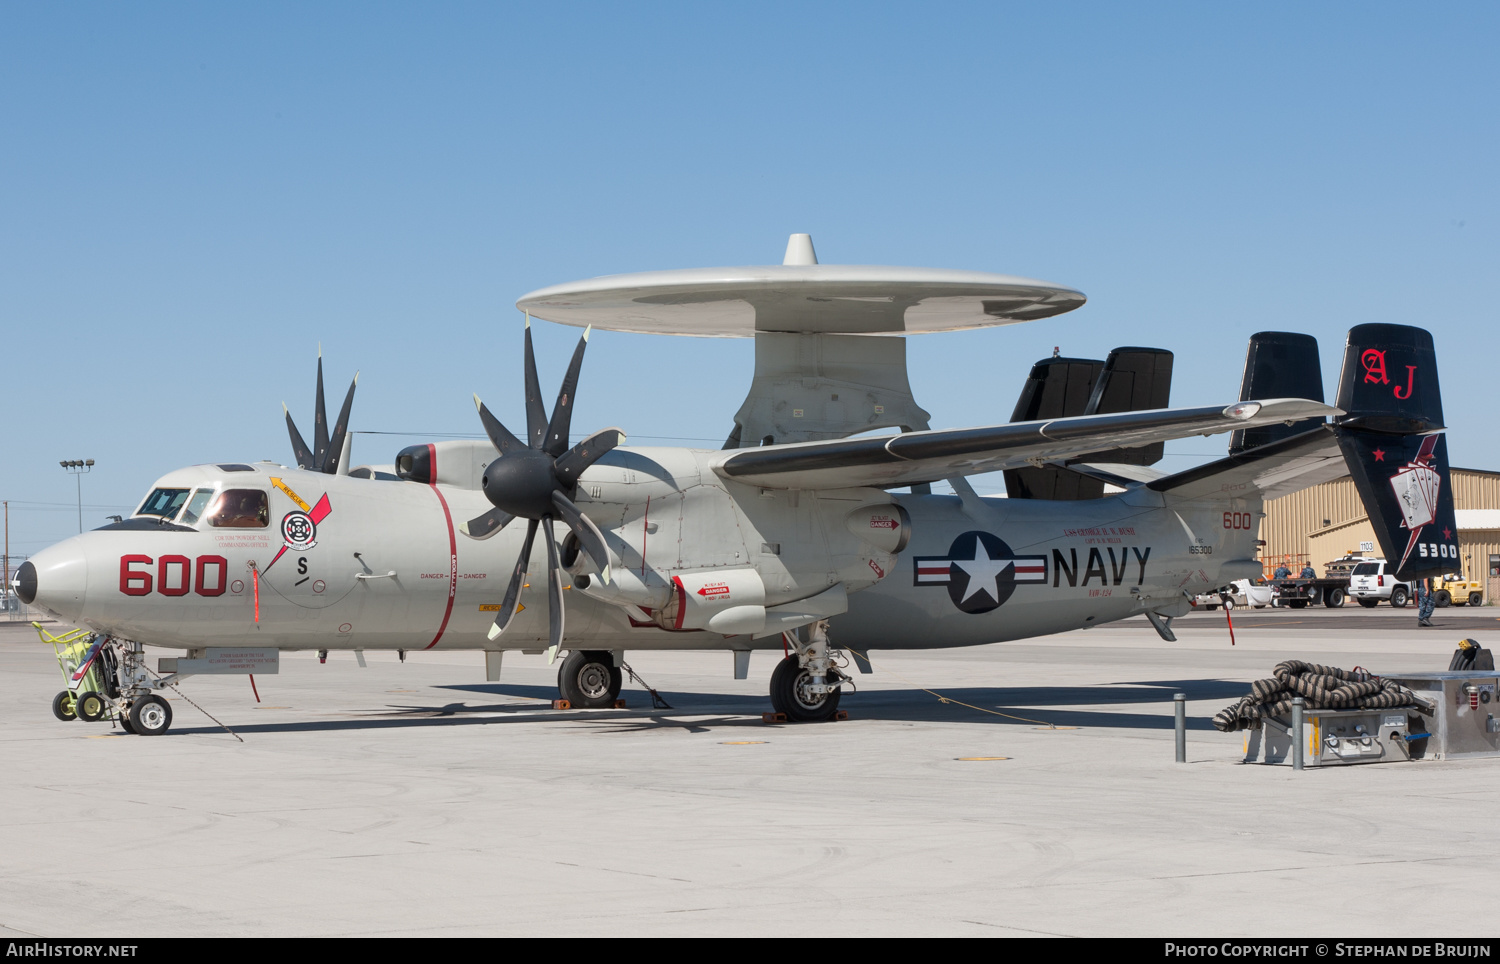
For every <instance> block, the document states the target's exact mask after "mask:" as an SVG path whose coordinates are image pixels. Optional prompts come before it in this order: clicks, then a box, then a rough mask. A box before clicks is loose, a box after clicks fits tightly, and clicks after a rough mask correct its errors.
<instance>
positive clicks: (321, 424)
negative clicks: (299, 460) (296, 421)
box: [308, 345, 337, 472]
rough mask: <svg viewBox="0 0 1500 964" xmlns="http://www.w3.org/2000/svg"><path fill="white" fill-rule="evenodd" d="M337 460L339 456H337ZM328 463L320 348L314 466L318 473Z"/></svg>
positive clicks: (311, 467)
mask: <svg viewBox="0 0 1500 964" xmlns="http://www.w3.org/2000/svg"><path fill="white" fill-rule="evenodd" d="M335 458H337V456H335ZM327 461H328V406H327V405H326V404H324V402H323V346H321V345H319V346H318V406H317V410H316V411H315V412H314V414H313V464H312V465H310V466H308V468H310V469H314V470H316V471H318V472H321V471H323V465H324V464H325V463H326V462H327Z"/></svg>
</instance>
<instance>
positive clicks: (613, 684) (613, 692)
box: [557, 650, 624, 710]
mask: <svg viewBox="0 0 1500 964" xmlns="http://www.w3.org/2000/svg"><path fill="white" fill-rule="evenodd" d="M623 683H624V674H622V673H621V672H620V667H618V666H616V665H615V660H614V657H613V656H611V655H610V654H609V653H608V652H604V651H600V650H582V651H575V652H571V653H569V654H568V657H567V658H566V659H564V660H563V662H562V668H561V669H559V670H558V671H557V689H558V692H559V693H560V694H562V698H563V699H565V700H567V701H568V702H569V703H571V704H572V705H573V706H574V707H575V708H576V709H584V710H598V709H607V708H609V707H612V706H614V705H615V700H617V699H619V698H620V687H621V686H622V685H623Z"/></svg>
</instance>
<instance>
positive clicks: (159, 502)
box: [135, 489, 191, 522]
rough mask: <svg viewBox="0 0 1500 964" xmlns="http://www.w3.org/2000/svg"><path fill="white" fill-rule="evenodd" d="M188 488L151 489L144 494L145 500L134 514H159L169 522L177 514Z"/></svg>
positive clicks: (185, 497) (185, 498)
mask: <svg viewBox="0 0 1500 964" xmlns="http://www.w3.org/2000/svg"><path fill="white" fill-rule="evenodd" d="M189 491H191V490H189V489H153V490H152V491H151V494H150V495H148V496H146V501H145V502H142V503H141V507H140V508H139V509H137V510H136V512H135V514H136V515H156V516H161V517H162V518H163V519H164V520H166V521H167V522H171V521H172V520H173V519H174V518H176V516H177V510H178V509H180V508H182V504H183V503H184V502H186V501H187V497H188V492H189Z"/></svg>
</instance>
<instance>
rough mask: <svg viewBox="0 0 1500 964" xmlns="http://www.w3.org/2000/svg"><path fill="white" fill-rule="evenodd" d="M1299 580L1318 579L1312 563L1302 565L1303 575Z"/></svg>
mask: <svg viewBox="0 0 1500 964" xmlns="http://www.w3.org/2000/svg"><path fill="white" fill-rule="evenodd" d="M1298 578H1301V579H1316V578H1318V574H1317V573H1316V572H1313V567H1312V563H1310V562H1304V563H1303V564H1302V575H1301V576H1300V577H1298Z"/></svg>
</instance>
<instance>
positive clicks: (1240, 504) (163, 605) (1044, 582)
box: [21, 448, 1261, 650]
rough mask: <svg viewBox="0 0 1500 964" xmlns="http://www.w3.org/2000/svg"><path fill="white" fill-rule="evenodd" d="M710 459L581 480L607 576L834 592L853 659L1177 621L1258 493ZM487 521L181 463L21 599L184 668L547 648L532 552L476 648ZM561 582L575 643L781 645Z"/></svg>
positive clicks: (839, 635)
mask: <svg viewBox="0 0 1500 964" xmlns="http://www.w3.org/2000/svg"><path fill="white" fill-rule="evenodd" d="M717 454H718V453H714V452H701V451H696V450H687V449H624V448H622V449H620V450H618V451H617V452H616V453H611V455H610V457H608V458H606V459H605V460H602V461H601V462H600V463H599V464H597V465H595V466H594V467H592V468H590V469H589V471H588V472H586V473H585V474H584V476H583V477H582V480H581V482H580V485H579V487H578V498H577V501H578V504H579V506H580V508H582V509H583V511H584V512H585V513H586V514H587V515H588V516H589V517H590V518H591V519H593V521H594V522H595V523H596V524H597V525H598V526H599V528H600V529H601V530H602V531H603V532H604V533H605V535H606V538H607V541H608V542H609V544H610V548H611V551H612V554H613V555H614V557H615V559H614V565H615V566H617V567H619V568H620V569H621V570H624V571H625V572H626V574H627V575H634V574H636V570H637V569H638V570H639V575H640V577H641V579H642V580H646V581H649V580H647V579H646V577H647V576H648V575H649V576H650V577H651V578H656V579H660V578H662V577H663V576H665V578H668V579H670V576H671V574H672V573H673V572H676V571H685V570H688V569H692V570H694V571H698V572H702V571H704V570H712V569H714V568H715V567H723V568H724V569H726V570H729V569H744V568H751V569H754V570H755V571H757V572H758V573H759V574H760V577H761V580H762V581H763V583H764V586H765V592H766V600H765V604H766V605H767V606H768V607H769V606H773V605H777V604H789V603H792V602H794V601H795V600H797V599H801V598H808V597H811V596H813V595H815V594H816V593H819V592H822V591H824V590H826V589H828V587H829V586H830V585H833V584H835V583H838V584H842V585H845V586H846V587H847V589H848V610H847V612H844V613H842V614H840V615H836V616H834V617H833V618H832V620H831V627H830V638H831V639H832V640H833V641H834V643H835V645H847V646H850V647H853V648H856V649H861V648H874V649H897V648H928V647H947V646H965V645H976V644H982V643H991V642H999V641H1005V640H1013V639H1020V638H1026V637H1032V636H1040V635H1046V634H1050V633H1057V632H1064V631H1067V630H1072V629H1078V628H1082V627H1088V626H1097V625H1100V624H1103V623H1106V622H1111V621H1114V620H1118V619H1123V618H1126V617H1128V616H1132V615H1135V614H1138V613H1141V612H1143V611H1146V610H1148V609H1151V610H1155V611H1157V612H1160V613H1162V614H1164V615H1171V614H1174V613H1178V612H1182V611H1184V610H1185V609H1186V606H1187V602H1186V600H1187V599H1189V598H1190V597H1191V596H1192V595H1193V594H1195V593H1198V592H1201V591H1205V590H1208V589H1211V588H1213V587H1216V586H1219V585H1221V584H1223V583H1225V582H1227V581H1229V579H1231V578H1237V577H1240V576H1242V575H1245V572H1244V571H1243V570H1244V568H1245V567H1246V565H1247V564H1248V563H1247V561H1248V560H1251V559H1253V557H1254V555H1255V552H1254V538H1255V529H1256V527H1257V526H1258V523H1259V518H1260V510H1261V506H1260V504H1259V500H1258V498H1254V497H1250V498H1230V497H1225V498H1223V499H1220V500H1215V501H1205V500H1198V501H1196V502H1193V503H1184V504H1172V503H1171V502H1170V500H1169V499H1167V498H1164V497H1163V496H1162V495H1161V494H1158V493H1155V492H1152V491H1151V490H1149V489H1147V488H1145V487H1139V488H1134V489H1131V490H1129V491H1127V492H1124V493H1121V494H1117V495H1113V496H1109V497H1106V498H1103V499H1096V500H1089V501H1077V502H1044V501H1035V500H1008V499H978V500H974V499H970V500H967V501H965V500H961V499H959V498H957V497H953V496H921V495H899V496H890V495H888V494H886V493H883V492H880V491H879V490H839V491H836V492H828V491H823V492H817V491H805V492H801V493H798V492H795V491H788V490H778V491H770V490H765V489H757V488H755V487H751V486H743V485H739V484H737V483H733V482H726V481H724V480H722V479H720V478H719V477H717V476H716V475H714V474H713V472H712V469H711V468H710V467H709V465H710V462H711V460H712V458H713V457H714V456H716V455H717ZM481 468H482V466H481ZM153 500H155V502H154V503H153ZM174 500H175V503H176V504H175V505H173V502H174ZM892 501H894V503H897V504H899V506H900V508H902V509H904V510H905V512H904V514H903V515H902V519H903V520H904V521H903V522H902V523H901V524H902V525H905V526H908V527H909V530H910V532H909V537H908V538H905V539H903V541H904V542H905V543H906V544H905V545H904V547H901V548H899V549H897V550H896V551H891V548H892V547H891V546H890V545H885V546H884V547H882V546H881V545H878V544H876V545H867V544H865V543H863V542H860V541H859V540H858V539H857V538H855V536H850V535H848V534H847V533H845V532H844V529H843V528H841V527H840V525H838V524H837V521H835V522H830V520H841V519H843V518H844V514H846V513H848V512H849V511H850V510H851V509H855V508H857V507H864V508H867V509H868V508H870V507H875V508H879V507H880V506H881V505H882V504H883V503H890V502H892ZM489 508H490V506H489V503H488V501H487V500H486V499H485V497H484V495H483V494H482V493H481V492H480V491H478V489H477V487H474V486H472V485H455V484H444V483H442V482H437V483H420V482H413V481H405V480H402V481H393V480H377V479H366V478H352V477H349V476H342V475H328V474H323V473H317V472H307V471H302V470H299V469H290V468H286V467H283V466H278V465H274V464H272V463H266V462H261V463H255V464H253V465H234V464H224V465H204V466H194V467H191V468H187V469H182V470H179V471H177V472H174V473H171V474H169V475H167V476H164V477H163V478H162V479H161V480H159V481H158V482H157V483H156V485H155V487H154V488H153V491H152V494H151V496H149V497H148V499H147V502H146V503H145V504H143V506H142V510H141V511H140V512H138V513H137V514H136V515H135V516H134V517H132V519H130V520H127V521H126V522H125V523H124V524H121V525H116V526H109V527H105V528H104V529H100V530H95V531H92V532H88V533H84V534H82V535H79V536H75V537H73V538H70V539H68V540H65V541H64V542H61V543H59V544H57V545H55V546H52V547H50V548H48V549H46V550H45V551H43V552H41V553H38V554H37V555H36V556H34V557H33V558H32V559H31V560H30V563H29V564H30V565H31V567H32V569H31V572H30V576H29V578H30V579H31V580H32V589H31V592H32V595H33V596H34V599H35V602H36V604H37V605H39V606H42V607H44V608H46V609H48V610H50V611H52V612H54V613H56V614H57V615H58V616H60V617H61V618H64V619H66V620H69V621H71V622H75V623H77V624H79V625H83V626H87V627H89V628H92V629H94V630H96V631H98V632H101V633H107V634H110V635H114V636H118V637H121V638H126V639H131V640H136V641H139V642H145V643H150V644H154V645H160V646H167V647H180V648H184V649H192V648H197V647H204V646H248V645H255V646H274V647H278V648H281V649H319V650H321V649H371V650H374V649H403V650H421V649H433V648H436V649H476V650H477V649H485V650H497V649H498V650H503V649H521V650H537V649H542V648H543V647H545V646H546V645H547V638H548V620H547V603H546V599H545V586H546V582H547V579H546V573H545V566H546V553H545V552H544V551H542V550H541V549H540V548H538V549H537V550H535V551H534V552H533V555H532V559H531V563H530V568H529V576H528V580H527V585H526V588H525V589H523V590H522V594H521V605H522V609H521V611H520V612H519V613H518V614H517V615H516V616H515V617H514V619H513V620H512V621H511V624H510V625H509V626H508V627H507V629H506V631H505V633H504V634H503V635H501V636H500V637H499V638H498V639H496V640H490V639H489V638H488V637H487V631H488V629H489V627H490V625H491V624H492V623H493V621H494V617H495V613H496V610H497V609H498V607H499V605H500V602H501V599H502V597H503V595H504V592H505V586H506V582H507V580H508V578H509V576H510V573H511V571H512V568H513V566H514V565H515V560H516V557H517V555H518V553H519V552H520V550H521V541H522V536H523V534H524V526H523V525H512V526H510V527H508V528H507V529H505V530H503V531H502V532H500V533H499V534H497V535H494V536H492V537H490V538H488V539H483V540H480V539H472V538H469V537H468V536H466V535H464V534H463V532H462V529H461V523H463V522H464V521H465V520H467V519H470V518H473V517H475V516H478V515H480V514H481V513H483V512H485V511H487V510H488V509H489ZM166 518H169V519H170V520H171V521H165V522H163V521H158V520H163V519H166ZM877 518H879V516H877ZM891 524H892V525H894V524H895V523H891ZM856 534H857V533H856ZM870 538H871V539H876V542H877V543H878V539H877V538H876V537H875V536H870ZM1226 562H1230V563H1232V565H1231V566H1229V567H1227V568H1226V566H1225V563H1226ZM1231 569H1233V570H1234V571H1233V572H1230V571H1229V570H1231ZM21 582H22V583H24V582H25V579H24V578H23V579H22V580H21ZM565 585H569V586H570V591H568V592H566V593H565V598H566V614H567V616H566V638H567V641H568V645H569V646H576V647H578V648H590V649H615V650H630V649H744V648H770V647H775V648H780V646H781V642H780V639H779V636H777V635H770V636H766V637H762V638H759V639H750V638H747V637H746V636H743V635H741V636H724V635H721V634H719V633H715V632H712V631H708V630H673V629H669V628H662V626H661V625H659V623H657V622H651V621H648V620H642V619H640V618H638V617H639V612H635V613H632V612H631V611H628V610H627V609H624V608H622V607H620V606H618V605H613V604H611V603H609V602H605V601H601V600H599V599H595V598H591V597H590V596H589V595H586V594H585V593H584V592H581V591H572V589H571V580H565ZM23 588H24V586H23ZM24 595H25V594H24V593H23V598H24Z"/></svg>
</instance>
